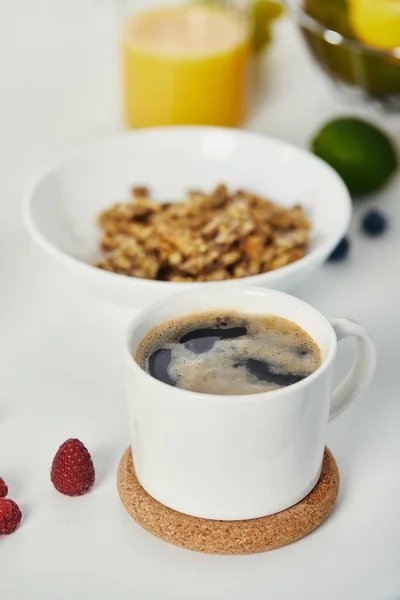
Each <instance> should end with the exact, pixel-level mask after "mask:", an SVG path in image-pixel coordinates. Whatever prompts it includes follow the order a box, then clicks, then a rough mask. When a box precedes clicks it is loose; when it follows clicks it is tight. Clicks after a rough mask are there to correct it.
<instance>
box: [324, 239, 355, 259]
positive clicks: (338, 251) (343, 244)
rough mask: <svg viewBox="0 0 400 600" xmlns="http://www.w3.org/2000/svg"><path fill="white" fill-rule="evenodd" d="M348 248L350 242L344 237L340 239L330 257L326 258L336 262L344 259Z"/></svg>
mask: <svg viewBox="0 0 400 600" xmlns="http://www.w3.org/2000/svg"><path fill="white" fill-rule="evenodd" d="M349 250H350V242H349V240H348V239H347V238H346V237H344V238H343V239H341V240H340V242H339V243H338V245H337V246H336V248H335V249H334V251H333V252H332V254H331V255H330V257H329V258H328V260H329V261H331V262H338V261H339V260H344V259H345V258H346V256H347V255H348V253H349Z"/></svg>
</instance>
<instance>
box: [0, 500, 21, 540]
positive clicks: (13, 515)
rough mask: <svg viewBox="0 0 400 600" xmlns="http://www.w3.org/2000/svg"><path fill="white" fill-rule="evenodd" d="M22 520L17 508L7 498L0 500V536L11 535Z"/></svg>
mask: <svg viewBox="0 0 400 600" xmlns="http://www.w3.org/2000/svg"><path fill="white" fill-rule="evenodd" d="M21 519H22V513H21V511H20V509H19V506H18V505H17V504H16V503H15V502H13V500H10V499H9V498H0V535H1V534H2V535H9V534H10V533H13V532H14V531H15V530H16V529H17V527H18V525H19V524H20V522H21Z"/></svg>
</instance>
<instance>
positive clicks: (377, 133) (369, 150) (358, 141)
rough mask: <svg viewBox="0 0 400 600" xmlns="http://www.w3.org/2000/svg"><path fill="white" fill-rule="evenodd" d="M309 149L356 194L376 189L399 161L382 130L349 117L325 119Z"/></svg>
mask: <svg viewBox="0 0 400 600" xmlns="http://www.w3.org/2000/svg"><path fill="white" fill-rule="evenodd" d="M312 149H313V151H314V153H315V154H316V155H317V156H319V157H320V158H322V159H323V160H325V161H326V162H327V163H328V164H329V165H331V167H333V168H334V169H335V170H336V171H337V172H338V173H339V175H340V176H341V177H342V179H343V180H344V182H345V184H346V185H347V187H348V189H349V191H350V193H351V194H354V195H355V196H358V195H363V194H368V193H370V192H373V191H375V190H377V189H379V188H380V187H381V186H382V185H383V184H384V183H385V182H386V181H387V180H388V179H389V177H390V176H391V175H392V174H393V173H394V171H395V170H396V168H397V164H398V159H397V153H396V149H395V146H394V144H393V143H392V142H391V140H390V139H389V138H388V137H387V135H386V134H385V133H383V131H381V130H379V129H377V128H376V127H375V126H374V125H371V124H370V123H367V122H366V121H363V120H361V119H355V118H350V117H349V118H342V119H336V120H334V121H330V123H327V124H326V125H325V126H324V127H323V128H322V129H321V131H320V132H319V133H317V135H316V136H315V138H314V139H313V141H312Z"/></svg>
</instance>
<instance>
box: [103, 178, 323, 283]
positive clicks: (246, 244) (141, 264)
mask: <svg viewBox="0 0 400 600" xmlns="http://www.w3.org/2000/svg"><path fill="white" fill-rule="evenodd" d="M131 192H132V197H131V200H130V201H129V202H125V203H118V204H115V205H114V206H112V207H111V208H109V209H107V210H105V211H104V212H102V213H101V214H100V215H99V217H98V225H99V227H100V228H101V230H102V237H101V242H100V250H101V252H102V256H103V257H102V258H101V259H100V260H98V261H96V262H95V263H94V265H95V266H96V267H98V268H100V269H105V270H107V271H112V272H114V273H119V274H122V275H128V276H130V277H140V278H144V279H156V280H160V281H181V282H196V281H197V282H198V281H221V280H224V279H235V278H239V277H247V276H249V275H257V274H259V273H265V272H267V271H272V270H274V269H279V268H280V267H283V266H285V265H288V264H290V263H292V262H295V261H296V260H299V259H300V258H302V257H303V256H304V254H305V253H306V251H307V248H308V246H309V242H310V230H311V223H310V220H309V219H308V217H307V215H306V212H305V210H304V209H303V207H302V206H300V205H296V206H293V207H292V208H289V209H287V208H284V207H282V206H279V205H278V204H275V203H273V202H271V201H269V200H267V199H265V198H262V197H260V196H258V195H256V194H252V193H250V192H248V191H245V190H238V191H236V192H233V193H230V192H229V191H228V189H227V187H226V186H225V185H219V186H217V187H216V188H215V189H214V190H213V191H212V192H211V193H209V194H205V193H203V192H200V191H197V190H193V191H189V192H188V194H187V197H186V198H185V200H184V201H182V202H163V203H160V202H156V201H154V200H152V199H151V196H150V192H149V190H148V189H147V188H145V187H135V188H133V189H132V191H131Z"/></svg>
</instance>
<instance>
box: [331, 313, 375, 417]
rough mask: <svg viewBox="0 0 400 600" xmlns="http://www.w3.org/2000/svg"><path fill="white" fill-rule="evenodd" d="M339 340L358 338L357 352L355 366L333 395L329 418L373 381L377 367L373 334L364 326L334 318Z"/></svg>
mask: <svg viewBox="0 0 400 600" xmlns="http://www.w3.org/2000/svg"><path fill="white" fill-rule="evenodd" d="M331 325H332V327H333V329H334V330H335V333H336V337H337V339H338V342H339V341H340V340H342V339H344V338H346V337H355V338H356V340H357V354H356V358H355V360H354V363H353V366H352V367H351V369H350V371H349V373H348V374H347V376H346V377H345V378H344V380H343V381H342V382H341V383H339V385H338V386H337V387H336V388H335V390H334V392H333V396H332V402H331V410H330V413H329V420H330V421H331V420H332V419H335V418H336V417H337V416H338V415H340V413H341V412H343V411H344V409H345V408H347V407H348V406H349V405H350V404H351V403H352V402H353V401H354V400H355V399H356V398H358V396H360V394H362V392H363V391H364V390H365V389H366V388H367V387H368V386H369V384H370V383H371V380H372V377H373V375H374V372H375V367H376V351H375V346H374V344H373V342H372V339H371V336H370V334H369V333H368V331H367V330H366V329H364V327H362V326H361V325H359V324H358V323H356V321H352V320H350V319H332V321H331Z"/></svg>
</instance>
